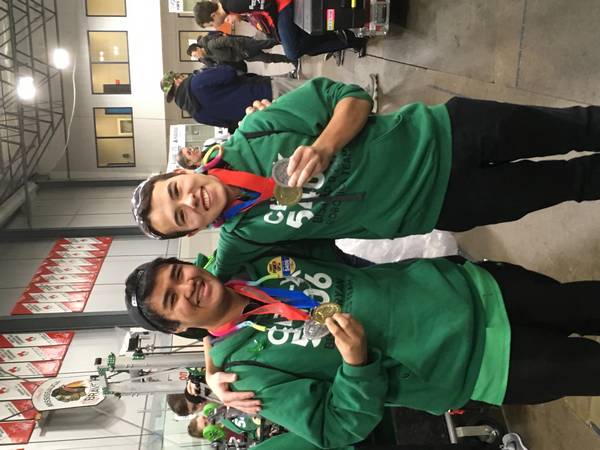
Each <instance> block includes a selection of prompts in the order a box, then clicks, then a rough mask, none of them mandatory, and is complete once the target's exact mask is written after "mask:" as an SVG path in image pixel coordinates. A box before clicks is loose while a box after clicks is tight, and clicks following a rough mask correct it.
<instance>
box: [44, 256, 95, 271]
mask: <svg viewBox="0 0 600 450" xmlns="http://www.w3.org/2000/svg"><path fill="white" fill-rule="evenodd" d="M103 260H104V258H46V259H45V260H44V263H43V264H42V266H44V265H49V266H61V267H80V268H81V267H86V268H88V267H89V266H93V267H95V269H93V270H99V269H100V266H101V265H102V261H103ZM42 266H40V267H42ZM93 270H92V271H93Z"/></svg>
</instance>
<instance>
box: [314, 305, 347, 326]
mask: <svg viewBox="0 0 600 450" xmlns="http://www.w3.org/2000/svg"><path fill="white" fill-rule="evenodd" d="M341 310H342V308H341V306H340V305H338V304H337V303H332V302H327V303H321V304H320V305H319V306H317V307H316V308H315V309H313V310H312V313H311V314H310V318H311V319H312V320H314V321H315V322H318V323H320V324H321V325H325V319H327V318H328V317H331V316H333V315H334V314H335V313H339V312H340V311H341Z"/></svg>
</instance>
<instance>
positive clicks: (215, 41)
mask: <svg viewBox="0 0 600 450" xmlns="http://www.w3.org/2000/svg"><path fill="white" fill-rule="evenodd" d="M277 44H278V42H277V41H276V40H275V39H253V38H251V37H248V36H230V35H226V34H218V33H209V34H206V35H204V36H201V37H200V38H199V39H198V46H199V48H201V49H203V50H204V56H205V57H208V58H210V59H212V60H213V61H216V62H217V64H221V63H229V62H231V61H233V62H240V61H246V62H251V61H260V62H264V63H291V62H292V61H290V60H289V59H288V58H287V56H285V55H281V54H278V53H266V52H264V51H263V50H266V49H271V48H273V47H274V46H275V45H277Z"/></svg>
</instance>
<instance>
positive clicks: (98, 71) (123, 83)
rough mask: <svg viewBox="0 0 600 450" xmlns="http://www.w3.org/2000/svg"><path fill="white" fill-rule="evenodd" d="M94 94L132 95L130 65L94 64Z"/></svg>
mask: <svg viewBox="0 0 600 450" xmlns="http://www.w3.org/2000/svg"><path fill="white" fill-rule="evenodd" d="M92 93H94V94H131V85H130V84H129V64H92Z"/></svg>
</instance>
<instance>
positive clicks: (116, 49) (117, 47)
mask: <svg viewBox="0 0 600 450" xmlns="http://www.w3.org/2000/svg"><path fill="white" fill-rule="evenodd" d="M113 55H115V56H119V46H118V45H113Z"/></svg>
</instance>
